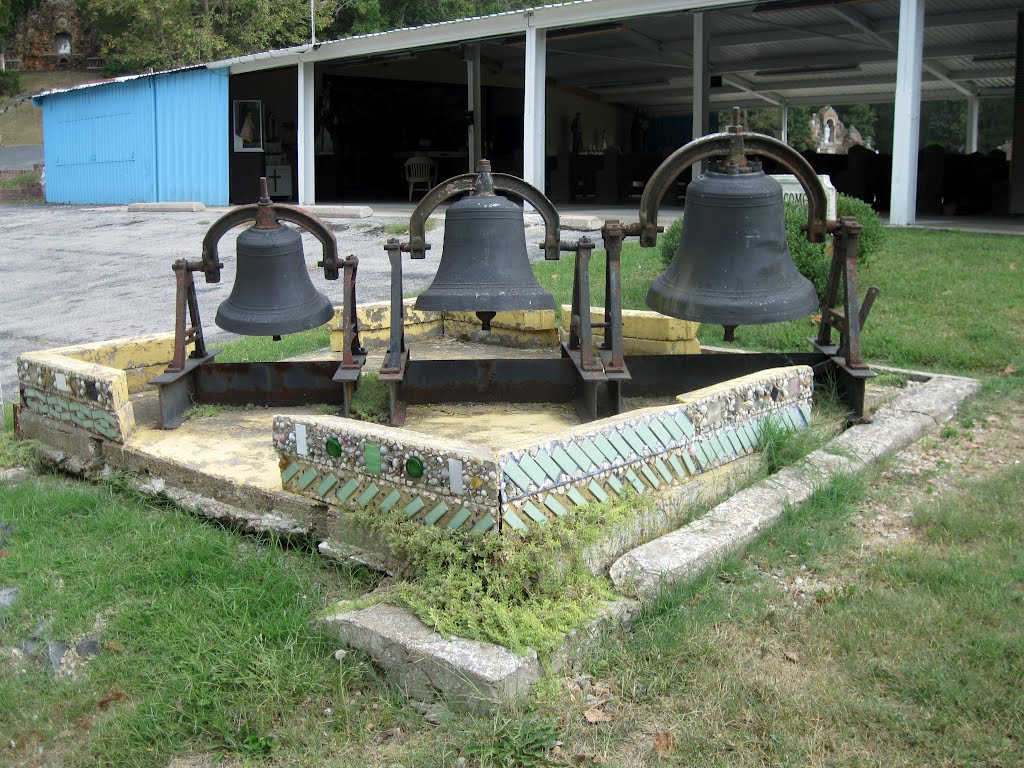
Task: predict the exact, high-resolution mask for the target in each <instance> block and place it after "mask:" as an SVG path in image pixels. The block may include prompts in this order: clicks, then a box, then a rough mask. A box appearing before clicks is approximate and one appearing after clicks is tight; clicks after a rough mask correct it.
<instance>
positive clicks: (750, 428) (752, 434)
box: [743, 422, 761, 451]
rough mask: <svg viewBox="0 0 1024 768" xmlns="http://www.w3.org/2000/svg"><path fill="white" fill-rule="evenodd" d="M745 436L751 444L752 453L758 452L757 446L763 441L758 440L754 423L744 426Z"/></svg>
mask: <svg viewBox="0 0 1024 768" xmlns="http://www.w3.org/2000/svg"><path fill="white" fill-rule="evenodd" d="M743 434H744V435H746V436H747V441H748V442H749V443H750V449H751V450H752V451H756V450H757V446H758V445H759V444H760V442H761V441H760V440H759V439H758V432H757V429H756V428H755V427H754V424H753V423H752V422H748V423H746V424H744V425H743Z"/></svg>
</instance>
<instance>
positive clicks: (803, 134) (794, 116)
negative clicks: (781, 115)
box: [787, 107, 814, 152]
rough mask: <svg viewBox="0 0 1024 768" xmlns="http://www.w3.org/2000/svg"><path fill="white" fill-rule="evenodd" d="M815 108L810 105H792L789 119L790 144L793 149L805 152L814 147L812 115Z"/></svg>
mask: <svg viewBox="0 0 1024 768" xmlns="http://www.w3.org/2000/svg"><path fill="white" fill-rule="evenodd" d="M813 114H814V110H812V109H811V108H810V107H790V108H789V119H788V120H787V123H788V128H789V131H788V133H789V137H788V138H789V146H791V147H793V149H795V150H797V151H799V152H804V151H806V150H809V149H814V142H812V141H811V116H812V115H813Z"/></svg>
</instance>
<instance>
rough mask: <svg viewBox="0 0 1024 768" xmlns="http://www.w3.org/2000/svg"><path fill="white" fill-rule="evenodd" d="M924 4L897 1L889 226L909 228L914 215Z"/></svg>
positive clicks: (921, 2) (917, 0)
mask: <svg viewBox="0 0 1024 768" xmlns="http://www.w3.org/2000/svg"><path fill="white" fill-rule="evenodd" d="M924 3H925V0H900V36H899V49H898V51H897V54H896V104H895V118H894V124H893V140H892V195H891V197H892V202H891V204H890V206H889V223H890V224H897V225H906V224H913V223H914V220H915V217H916V214H917V150H918V142H919V133H920V130H921V60H922V51H923V49H924Z"/></svg>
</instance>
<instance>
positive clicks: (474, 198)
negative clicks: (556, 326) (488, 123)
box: [416, 161, 555, 330]
mask: <svg viewBox="0 0 1024 768" xmlns="http://www.w3.org/2000/svg"><path fill="white" fill-rule="evenodd" d="M479 167H480V171H479V173H478V174H477V179H476V182H475V185H474V193H473V194H472V195H470V196H469V197H464V198H463V199H462V200H459V201H458V202H456V203H453V204H452V205H451V206H450V207H449V208H448V212H447V213H446V214H445V227H444V244H443V245H442V251H441V263H440V264H439V265H438V267H437V274H436V275H435V276H434V281H433V282H432V283H431V284H430V287H429V288H427V290H425V291H424V292H423V293H421V294H420V296H419V298H417V299H416V309H423V310H434V311H443V310H448V311H452V312H476V313H477V315H478V316H480V318H481V320H482V322H483V325H484V329H485V330H487V329H489V327H490V318H491V317H493V313H495V312H503V311H507V310H515V309H550V310H553V309H554V308H555V299H554V297H553V296H552V295H551V294H550V293H548V292H547V291H545V290H544V289H543V288H541V287H540V283H538V282H537V278H536V277H535V276H534V274H533V270H532V269H531V268H530V257H529V255H528V254H527V251H526V234H525V230H524V226H523V209H522V208H521V207H520V206H518V205H516V204H515V203H513V202H512V201H510V200H507V199H505V198H504V197H500V196H498V195H496V194H495V193H494V183H493V179H492V177H491V173H490V163H486V162H484V161H481V163H480V166H479Z"/></svg>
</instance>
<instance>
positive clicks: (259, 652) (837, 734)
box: [0, 230, 1024, 768]
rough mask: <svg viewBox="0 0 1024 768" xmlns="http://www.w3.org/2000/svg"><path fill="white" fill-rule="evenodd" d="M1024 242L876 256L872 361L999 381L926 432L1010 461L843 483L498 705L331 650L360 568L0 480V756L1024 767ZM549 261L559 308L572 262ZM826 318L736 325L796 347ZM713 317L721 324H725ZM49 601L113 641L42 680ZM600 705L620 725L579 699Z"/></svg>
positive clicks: (359, 585) (130, 503) (973, 241)
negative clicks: (578, 663)
mask: <svg viewBox="0 0 1024 768" xmlns="http://www.w3.org/2000/svg"><path fill="white" fill-rule="evenodd" d="M1022 243H1024V241H1022V240H1021V239H1020V238H1009V237H998V236H985V235H968V234H959V233H937V232H925V231H916V230H905V231H904V230H898V231H890V232H889V238H888V243H887V245H886V246H885V248H884V249H883V251H882V252H881V253H880V254H879V255H878V256H877V257H876V258H875V260H874V262H873V263H872V264H870V265H869V266H868V267H867V268H866V269H865V270H864V272H863V274H862V285H863V286H864V287H866V286H867V285H868V284H872V283H873V284H876V285H878V286H879V287H880V288H881V290H882V295H881V297H880V298H879V300H878V302H877V303H876V306H875V310H874V312H873V314H872V316H871V318H870V320H869V322H868V326H867V328H866V329H865V333H864V344H865V352H866V355H867V357H868V359H869V360H872V361H878V362H887V363H892V364H896V365H901V366H911V367H920V368H932V369H939V370H947V371H953V372H957V373H965V374H971V375H977V376H982V377H984V378H983V390H982V393H981V394H980V395H979V396H978V397H976V398H975V399H974V400H973V401H972V402H970V403H968V405H967V407H966V408H965V409H964V411H963V413H962V414H961V415H960V417H959V420H958V421H957V422H956V423H955V424H954V425H953V426H952V427H950V428H949V429H947V430H946V431H944V432H943V433H942V434H941V436H936V437H935V438H933V439H932V440H933V443H934V445H935V446H936V448H939V447H946V448H949V449H950V450H954V451H960V452H963V453H969V452H970V451H972V450H974V448H972V447H971V446H972V445H974V441H976V440H980V439H981V438H980V437H978V436H977V435H978V434H981V433H980V432H978V430H979V427H980V426H981V425H985V427H986V429H991V425H990V421H989V420H991V419H997V420H999V419H1002V420H1010V421H1008V422H1007V423H1008V424H1010V426H1009V427H1007V428H1006V429H1007V431H1006V432H1004V433H1002V434H1004V435H1005V437H1006V440H1007V442H1008V443H1012V444H1013V445H1014V446H1016V447H1015V448H1014V447H1011V448H1009V449H1006V451H1004V453H1003V454H1000V455H999V458H1000V459H1004V460H1005V461H1006V464H1005V468H1000V467H998V465H996V464H995V463H994V462H995V461H996V459H995V458H992V459H991V462H993V466H992V467H990V468H989V470H990V471H988V472H986V473H985V474H984V475H983V477H982V479H980V480H977V481H967V480H965V479H964V478H963V477H960V476H959V475H957V474H956V473H954V474H952V475H948V476H944V477H945V479H944V480H943V481H942V482H935V483H933V482H932V480H933V475H934V473H937V472H938V471H939V470H938V469H935V470H929V471H928V472H924V473H923V474H920V475H914V474H912V473H911V474H908V473H905V472H896V471H892V470H891V468H886V467H883V468H882V469H881V470H879V471H877V472H875V473H870V474H868V475H866V476H864V477H861V478H845V477H840V478H838V479H836V480H835V481H834V482H833V483H832V484H831V485H830V486H829V487H828V488H826V489H823V490H822V491H820V492H819V493H818V494H816V496H815V497H814V498H812V499H811V500H810V501H808V502H807V503H805V504H803V505H801V506H800V507H799V508H796V509H792V510H789V511H787V513H786V514H785V515H784V516H783V520H782V522H781V523H780V524H779V525H778V526H776V527H775V528H774V529H772V530H771V531H769V532H768V533H767V534H765V535H764V536H763V537H762V538H761V539H760V540H759V541H758V542H756V543H755V544H754V545H753V546H752V547H751V548H750V549H749V550H748V551H747V552H746V553H745V554H744V555H742V556H737V557H734V558H731V559H730V560H729V561H728V562H726V563H725V564H723V565H722V566H721V567H718V568H714V569H711V570H710V571H709V572H708V573H707V574H705V575H704V576H703V577H701V578H699V579H697V580H696V581H694V582H693V583H691V584H688V585H685V586H682V587H679V588H677V589H673V590H670V591H668V592H666V593H665V594H663V595H662V597H661V599H660V600H659V601H658V602H657V603H656V604H654V605H652V606H651V607H649V608H648V609H647V610H646V611H645V612H644V614H643V615H642V617H641V618H640V620H639V621H638V623H637V624H636V625H635V626H634V629H633V631H632V632H631V633H630V634H629V636H628V637H627V638H626V639H625V640H624V641H615V642H609V643H607V644H606V645H605V646H604V648H603V650H602V651H599V652H598V653H595V654H594V655H593V656H592V657H591V658H589V659H588V660H587V662H586V664H585V666H584V668H583V670H582V675H581V676H580V677H576V678H570V679H566V678H564V677H563V676H560V675H551V676H549V677H548V678H546V679H545V680H544V681H542V683H541V685H540V686H539V688H538V689H537V691H536V692H535V694H533V695H532V696H531V698H530V699H529V700H528V701H526V702H524V703H523V704H521V705H517V706H514V707H508V708H504V709H501V710H500V711H498V712H496V713H494V714H492V715H466V714H458V713H453V712H450V711H448V710H447V709H445V708H444V707H439V708H438V709H437V710H436V711H435V712H434V713H433V715H432V717H431V720H434V721H437V724H431V723H428V722H427V721H425V720H424V719H423V718H422V716H421V715H420V714H419V713H417V712H416V711H415V710H413V709H412V708H410V707H408V706H406V705H404V704H402V703H401V697H400V695H399V693H398V692H397V691H395V690H394V689H393V688H392V687H390V686H389V684H388V683H387V682H386V681H385V680H384V679H383V678H382V677H380V676H379V675H378V674H377V673H375V672H374V671H373V670H372V668H371V667H370V666H369V664H368V663H367V662H366V661H365V660H364V659H362V658H361V657H360V656H359V655H358V654H354V653H353V654H349V655H348V656H345V657H344V658H343V659H342V661H341V662H340V663H339V661H337V660H335V659H334V657H333V652H334V650H335V649H336V647H335V645H333V644H332V642H331V641H330V640H329V639H328V638H326V637H325V636H324V635H322V634H321V633H319V632H318V631H317V630H316V629H315V628H312V627H311V625H310V619H311V617H312V616H314V615H315V613H316V612H317V611H319V610H321V609H322V608H323V606H324V605H326V604H328V603H329V602H330V601H332V600H335V599H338V598H347V597H354V596H357V595H359V594H362V593H363V592H365V590H366V589H367V588H368V586H370V582H368V580H367V576H366V574H363V573H358V572H351V571H348V570H344V569H338V568H336V567H334V566H331V565H330V564H328V563H325V562H324V561H323V560H321V559H320V558H318V557H316V556H314V555H312V554H311V553H310V552H309V551H307V550H305V549H302V548H289V547H284V546H281V545H280V544H279V543H277V542H268V541H261V540H258V539H255V538H253V537H250V536H243V535H240V534H238V533H236V532H233V531H230V530H225V529H223V528H221V527H219V526H216V525H213V524H211V523H209V522H204V521H201V520H198V519H196V518H195V517H193V516H191V515H189V514H187V513H185V512H182V511H180V510H177V509H175V508H173V507H171V506H167V505H162V504H158V503H155V502H154V501H152V500H150V499H147V498H144V497H141V496H139V495H138V494H136V493H133V492H130V491H126V490H125V489H124V488H123V487H121V486H119V485H118V484H117V483H116V481H114V482H109V483H103V484H98V485H88V484H82V483H76V482H72V481H69V480H66V479H63V478H60V477H43V478H41V479H39V480H38V481H36V482H35V483H28V484H21V485H15V486H4V485H0V539H2V540H3V543H2V544H0V588H2V587H4V586H8V585H17V586H18V588H19V590H20V593H19V595H18V598H17V600H16V601H15V604H14V606H13V607H12V608H11V609H9V610H7V612H6V613H5V614H4V615H2V616H0V652H2V653H3V654H4V655H3V656H2V657H0V735H2V736H3V740H2V743H0V765H6V764H12V765H30V766H41V765H61V766H71V767H75V766H87V765H113V766H166V765H167V764H168V762H169V760H170V759H171V758H172V757H173V756H176V755H186V754H190V753H202V754H203V755H205V756H206V758H208V761H207V763H205V764H209V760H210V759H212V760H213V761H215V762H219V761H221V760H223V764H226V765H238V766H241V765H254V766H255V765H260V766H263V765H266V766H363V765H368V766H377V765H382V766H393V765H401V766H405V767H406V768H412V767H413V766H423V767H424V768H426V767H427V766H439V765H450V766H467V767H468V768H474V767H477V768H483V767H484V766H487V767H491V766H531V765H544V764H554V765H566V766H579V765H582V766H596V765H608V766H623V767H624V768H625V767H626V766H647V765H657V766H662V765H663V766H691V765H699V766H771V765H823V766H824V765H828V766H851V765H859V766H892V765H948V766H954V765H955V766H977V765H986V766H1013V765H1021V764H1024V718H1022V715H1021V713H1022V712H1024V693H1022V689H1021V685H1020V681H1021V680H1022V679H1024V586H1022V585H1024V555H1022V553H1024V501H1022V500H1024V469H1022V468H1021V465H1014V464H1013V461H1015V460H1018V461H1024V455H1022V454H1024V449H1021V447H1020V446H1021V443H1020V439H1019V435H1015V433H1014V432H1013V430H1012V425H1013V424H1017V425H1019V424H1021V423H1024V376H1022V374H1020V373H1014V372H1013V370H1014V369H1016V370H1021V369H1022V368H1024V366H1022V363H1024V359H1022V353H1021V351H1020V348H1021V344H1020V339H1021V337H1022V334H1021V330H1022V315H1021V312H1022V309H1021V308H1022V307H1024V281H1022V280H1021V278H1020V270H1021V269H1024V264H1022V263H1020V262H1022V261H1024V259H1021V255H1022V254H1024V247H1022ZM601 266H602V264H601V260H600V259H599V258H595V264H594V268H595V271H594V277H593V285H594V287H595V303H600V302H601V297H600V289H601V288H602V286H603V278H602V277H600V272H599V271H598V270H599V269H600V267H601ZM662 268H663V267H662V265H661V263H660V259H659V256H658V254H657V251H656V250H654V249H652V250H645V251H644V250H641V249H639V248H638V247H637V246H635V245H630V246H628V247H627V249H626V251H625V253H624V258H623V277H624V280H623V282H624V303H625V305H626V306H627V307H635V308H642V307H644V296H645V295H646V290H647V286H648V285H649V284H650V281H651V279H653V277H654V276H655V275H657V274H658V273H659V272H660V271H661V270H662ZM537 272H538V275H539V276H540V279H541V281H542V282H543V283H544V284H545V285H546V286H548V287H549V288H550V289H552V290H553V291H554V292H555V294H556V298H557V299H558V300H559V301H560V302H565V303H567V302H568V298H569V296H570V295H571V279H570V277H569V276H570V275H571V264H570V262H569V261H568V260H565V261H563V262H560V263H554V264H552V263H545V264H540V265H537ZM813 330H814V327H813V325H812V324H811V322H810V321H809V320H806V321H797V322H794V323H788V324H782V325H779V326H762V327H750V328H741V329H740V330H739V332H738V339H739V344H740V345H742V346H745V347H750V348H769V349H770V348H789V349H793V348H795V349H802V348H806V347H804V346H803V345H804V343H805V342H804V339H805V337H806V336H809V335H811V334H812V333H813ZM701 336H702V339H703V340H704V341H705V342H706V343H720V329H717V328H704V329H702V331H701ZM326 343H327V335H326V332H325V330H324V329H318V330H315V331H311V332H307V333H306V334H304V335H296V336H294V337H286V338H285V340H284V341H283V342H280V343H277V344H271V343H270V342H263V341H262V340H255V341H250V340H244V341H243V342H239V343H238V344H237V345H235V344H232V345H225V346H226V349H225V352H224V353H223V354H222V355H221V358H219V359H244V358H245V357H248V356H256V357H259V358H260V359H280V358H281V357H287V356H290V355H294V354H299V353H301V352H303V351H307V349H309V348H317V347H323V346H325V345H326ZM245 345H250V346H248V347H246V346H245ZM252 345H256V346H252ZM261 345H262V346H261ZM1008 366H1009V367H1008ZM8 410H9V409H8ZM1013 419H1017V421H1012V420H1013ZM998 423H1001V422H998ZM9 429H10V418H9V412H7V413H5V432H4V433H3V434H0V467H3V466H9V465H13V464H18V463H21V462H22V461H24V460H25V454H24V453H23V447H22V446H20V445H14V444H13V442H12V440H11V439H10V435H9V432H8V430H9ZM976 433H977V434H976ZM989 439H990V442H989V443H986V444H985V445H986V447H987V448H993V447H998V443H997V441H996V440H995V439H994V438H991V437H990V438H989ZM1014 441H1015V442H1014ZM780 460H781V459H780ZM883 504H884V505H895V508H896V509H897V510H898V511H900V512H901V513H902V514H904V515H906V517H905V518H903V517H901V518H899V519H900V520H901V521H903V522H902V523H901V524H902V525H904V526H905V527H906V528H907V529H908V530H907V531H906V533H905V535H904V536H903V538H902V539H901V542H900V543H899V544H898V545H897V546H892V547H887V548H882V549H879V550H872V549H867V550H865V533H864V530H863V528H862V527H859V526H858V525H857V524H856V522H855V521H856V520H857V519H858V517H867V518H869V519H870V517H871V515H872V514H873V512H872V510H875V509H877V507H878V505H883ZM4 524H7V525H9V526H10V528H9V529H8V528H7V527H6V526H5V525H4ZM805 569H806V570H805ZM797 579H805V580H807V581H808V583H809V584H811V585H812V588H811V589H810V590H809V591H808V593H807V594H808V597H807V598H806V599H804V600H800V601H797V600H796V598H794V597H792V596H791V595H790V594H788V593H786V592H784V591H783V585H793V584H795V583H796V580H797ZM794 603H796V604H795V605H794ZM41 622H48V625H47V629H46V630H45V631H44V632H43V633H41V634H44V635H46V639H63V640H76V639H78V638H79V637H82V636H84V635H87V634H90V633H96V634H99V635H100V636H101V637H102V639H103V640H104V641H105V648H104V650H103V652H102V653H101V654H100V655H99V656H97V657H96V658H94V659H93V660H91V661H90V662H89V663H88V664H87V665H86V666H84V667H81V668H79V669H78V671H77V672H76V674H75V675H73V676H66V677H60V678H57V679H54V678H53V677H52V675H51V674H50V673H49V672H48V671H46V670H45V668H44V667H43V666H42V664H41V663H39V661H38V660H36V659H33V658H27V657H19V656H17V655H16V654H12V653H11V651H10V649H12V648H14V647H15V646H16V645H17V643H18V642H19V641H21V640H23V639H24V638H25V637H26V636H27V635H28V634H29V633H30V632H31V631H32V629H33V628H34V627H36V626H38V625H39V624H40V623H41ZM595 709H596V710H598V711H600V713H602V714H603V716H604V718H605V720H603V721H601V722H594V723H591V722H589V721H588V719H587V718H585V717H584V713H585V712H593V711H594V710H595ZM11 742H13V743H14V747H13V748H12V747H11V746H10V743H11ZM40 749H41V750H42V752H40V751H39V750H40ZM460 758H461V759H462V760H463V762H459V760H460ZM198 764H204V763H202V762H200V763H198Z"/></svg>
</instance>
